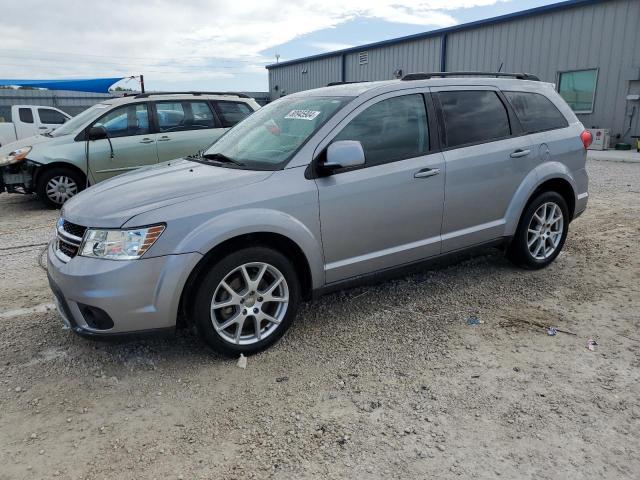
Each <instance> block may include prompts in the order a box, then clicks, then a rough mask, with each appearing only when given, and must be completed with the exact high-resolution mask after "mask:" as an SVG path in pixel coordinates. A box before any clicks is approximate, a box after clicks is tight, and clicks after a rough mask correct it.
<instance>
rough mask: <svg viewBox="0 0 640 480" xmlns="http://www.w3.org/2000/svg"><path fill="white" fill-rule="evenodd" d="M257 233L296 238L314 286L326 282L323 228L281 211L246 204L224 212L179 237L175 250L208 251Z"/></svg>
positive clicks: (202, 252)
mask: <svg viewBox="0 0 640 480" xmlns="http://www.w3.org/2000/svg"><path fill="white" fill-rule="evenodd" d="M257 233H272V234H277V235H281V236H283V237H286V238H288V239H289V240H291V241H292V242H294V243H295V244H296V245H297V246H298V247H299V248H300V250H301V251H302V253H303V254H304V256H305V258H306V260H307V263H308V264H309V270H310V272H311V284H312V288H314V289H315V288H319V287H321V286H322V285H323V284H324V257H323V253H322V252H323V250H322V244H321V240H320V232H319V231H318V233H317V234H314V232H312V231H311V230H309V228H307V226H306V225H304V224H303V223H302V222H301V221H300V220H298V219H297V218H295V217H293V216H291V215H288V214H286V213H284V212H281V211H276V210H271V209H264V208H247V209H242V210H235V211H232V212H226V213H223V214H221V215H218V216H216V217H213V218H211V219H210V220H209V221H207V222H205V223H203V224H202V225H199V226H198V227H197V228H196V229H194V230H192V231H190V232H189V233H188V234H187V235H186V236H185V237H184V238H182V239H181V240H180V242H179V244H178V245H177V247H176V252H178V253H187V252H199V253H201V254H202V255H206V254H207V253H208V252H210V251H211V250H213V249H214V248H215V247H216V246H218V245H220V244H221V243H223V242H225V241H227V240H230V239H232V238H235V237H239V236H242V235H248V234H257Z"/></svg>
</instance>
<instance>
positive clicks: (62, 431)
mask: <svg viewBox="0 0 640 480" xmlns="http://www.w3.org/2000/svg"><path fill="white" fill-rule="evenodd" d="M588 168H589V173H590V176H591V199H590V208H589V209H588V210H587V212H586V213H585V214H584V215H583V216H582V217H581V218H579V219H578V220H576V221H575V222H574V223H573V224H572V225H571V228H570V235H569V238H568V240H567V244H566V246H565V250H564V252H563V253H562V254H561V255H560V257H559V258H558V260H557V261H556V262H555V263H554V264H553V265H552V266H550V267H549V268H547V269H545V270H543V271H536V272H528V271H522V270H518V269H515V268H513V267H512V266H511V265H510V264H509V263H507V262H506V260H505V259H504V258H503V257H502V255H501V254H500V253H499V252H497V251H493V250H489V251H486V252H484V253H483V254H481V255H479V256H475V257H473V258H464V259H461V260H459V261H458V262H457V263H456V264H453V265H449V266H445V267H440V268H434V269H431V270H429V271H425V272H422V273H419V274H416V275H413V276H410V277H406V278H401V279H397V280H394V281H390V282H387V283H384V284H381V285H378V286H374V287H369V288H359V289H354V290H349V291H346V292H341V293H338V294H334V295H330V296H327V297H324V298H322V299H321V300H320V301H317V302H315V303H312V304H308V305H305V306H304V308H303V311H302V312H301V314H300V316H299V318H298V320H297V321H296V323H295V325H294V327H293V328H292V330H291V331H290V332H289V334H288V335H286V337H285V338H284V339H283V340H282V341H281V342H280V343H279V344H277V345H276V346H275V347H273V348H272V349H270V350H269V351H267V352H264V353H262V354H260V355H257V356H254V357H250V358H249V359H248V365H247V368H246V369H244V370H243V369H240V368H238V367H237V366H236V362H235V361H230V360H224V359H221V358H218V357H216V356H215V355H213V354H211V353H210V352H209V351H208V350H207V348H206V347H205V346H204V345H203V344H202V343H201V342H200V341H199V340H198V339H197V337H195V336H193V335H191V334H190V333H188V332H180V333H178V334H177V336H176V337H175V338H170V339H165V340H157V339H156V340H143V341H135V342H129V343H99V342H93V341H89V340H85V339H81V338H78V337H76V336H74V335H72V334H70V333H69V332H67V331H63V330H62V329H61V320H60V319H59V318H58V316H57V314H56V313H55V312H54V311H50V310H47V305H46V304H47V303H49V302H51V296H50V295H49V291H48V288H47V284H46V277H45V272H44V271H43V269H42V267H40V266H39V263H38V257H39V255H40V252H41V250H42V246H41V244H43V243H44V242H46V240H47V239H48V238H49V237H50V236H51V234H52V229H53V223H54V221H55V217H56V215H57V212H52V211H44V210H41V209H40V207H39V205H38V203H37V202H36V201H35V200H34V199H31V198H27V197H20V196H9V195H6V194H4V195H0V212H1V213H0V215H1V217H2V219H1V223H0V224H1V225H2V227H3V228H2V230H3V231H2V232H1V233H0V236H1V237H0V238H1V239H2V247H1V249H0V258H1V265H2V276H1V278H0V287H1V289H0V292H2V293H1V298H0V409H1V412H2V413H1V414H0V465H2V467H0V479H3V480H4V479H23V478H25V479H26V478H29V479H37V478H52V477H56V478H70V479H80V478H82V479H113V478H132V479H133V478H136V479H139V478H162V479H165V478H166V479H171V478H175V479H179V478H183V479H192V478H193V479H213V478H220V479H234V478H237V479H240V478H243V479H244V478H277V479H291V478H296V479H305V478H329V479H331V478H384V479H388V478H407V479H409V478H411V479H413V478H427V477H429V478H431V477H435V478H491V479H493V478H497V477H500V478H508V479H513V478H519V479H520V478H532V479H533V478H535V479H550V478H553V479H559V478H562V479H580V478H590V479H591V478H598V479H604V478H611V479H621V478H638V472H640V448H639V447H640V429H639V428H638V427H639V426H640V400H639V399H640V374H639V371H640V370H639V367H640V353H639V352H640V350H639V348H638V347H639V345H640V332H638V328H639V326H640V249H639V244H640V241H639V238H640V235H639V234H640V215H639V213H640V165H639V164H624V163H607V162H589V166H588ZM27 245H28V246H27ZM34 306H39V307H38V308H36V309H35V310H32V311H29V310H25V309H29V308H31V307H34ZM472 315H476V317H477V318H478V319H479V320H480V322H481V323H479V324H478V325H468V324H467V319H469V317H470V316H472ZM536 322H538V323H541V324H551V325H554V326H557V327H559V328H561V329H565V330H570V331H572V332H575V333H576V335H569V334H564V333H558V334H557V335H556V336H548V335H547V334H546V332H545V330H544V329H543V328H540V327H538V326H535V323H536ZM589 339H595V340H596V341H597V343H598V346H597V347H596V348H595V350H594V351H590V350H588V349H587V348H586V343H587V341H588V340H589Z"/></svg>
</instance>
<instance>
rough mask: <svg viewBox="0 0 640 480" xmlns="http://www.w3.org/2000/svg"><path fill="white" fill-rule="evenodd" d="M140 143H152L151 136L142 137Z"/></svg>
mask: <svg viewBox="0 0 640 480" xmlns="http://www.w3.org/2000/svg"><path fill="white" fill-rule="evenodd" d="M140 143H153V140H152V139H151V138H143V139H142V140H140Z"/></svg>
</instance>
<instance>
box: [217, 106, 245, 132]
mask: <svg viewBox="0 0 640 480" xmlns="http://www.w3.org/2000/svg"><path fill="white" fill-rule="evenodd" d="M216 105H217V106H218V111H219V112H220V116H221V117H222V122H223V123H224V126H225V127H233V126H234V125H235V124H236V123H239V122H240V121H242V120H244V119H245V118H247V117H248V116H249V115H251V114H252V113H253V109H252V108H251V107H250V106H249V105H247V104H246V103H243V102H224V101H218V102H216Z"/></svg>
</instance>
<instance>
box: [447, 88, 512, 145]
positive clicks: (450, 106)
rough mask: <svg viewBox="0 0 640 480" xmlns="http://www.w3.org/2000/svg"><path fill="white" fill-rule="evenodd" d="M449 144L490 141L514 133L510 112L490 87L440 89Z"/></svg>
mask: <svg viewBox="0 0 640 480" xmlns="http://www.w3.org/2000/svg"><path fill="white" fill-rule="evenodd" d="M438 98H439V100H440V105H441V107H442V114H443V116H444V124H445V132H446V139H447V147H458V146H461V145H468V144H474V143H483V142H491V141H493V140H499V139H501V138H505V137H508V136H510V135H511V128H510V126H509V115H508V114H507V109H506V108H505V106H504V105H503V103H502V101H501V100H500V97H498V95H497V94H496V92H493V91H491V90H474V91H466V90H456V91H451V92H439V93H438Z"/></svg>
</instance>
